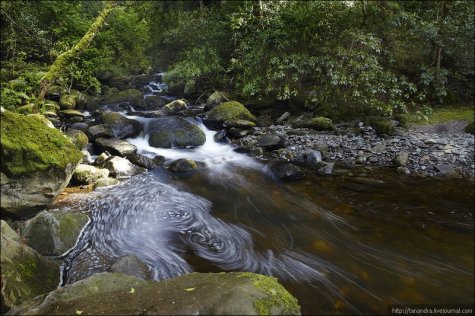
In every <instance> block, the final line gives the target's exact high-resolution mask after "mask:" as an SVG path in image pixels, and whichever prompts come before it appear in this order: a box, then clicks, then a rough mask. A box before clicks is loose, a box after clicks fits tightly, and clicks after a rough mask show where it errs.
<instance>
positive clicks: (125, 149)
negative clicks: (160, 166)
mask: <svg viewBox="0 0 475 316" xmlns="http://www.w3.org/2000/svg"><path fill="white" fill-rule="evenodd" d="M94 145H95V146H96V148H97V149H98V150H99V152H101V153H102V152H104V151H108V152H109V153H110V154H112V155H117V156H121V157H126V156H127V155H130V154H133V153H135V152H136V151H137V147H135V146H134V145H132V144H130V143H129V142H127V141H125V140H120V139H117V138H98V139H96V140H95V141H94Z"/></svg>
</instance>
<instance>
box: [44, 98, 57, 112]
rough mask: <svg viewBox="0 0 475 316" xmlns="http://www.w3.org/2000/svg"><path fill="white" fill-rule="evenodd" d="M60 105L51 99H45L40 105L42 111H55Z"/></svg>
mask: <svg viewBox="0 0 475 316" xmlns="http://www.w3.org/2000/svg"><path fill="white" fill-rule="evenodd" d="M60 108H61V107H60V106H59V104H58V102H56V101H52V100H45V102H44V103H43V105H42V107H41V111H42V112H54V113H56V112H57V111H59V110H60Z"/></svg>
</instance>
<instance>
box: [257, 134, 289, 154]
mask: <svg viewBox="0 0 475 316" xmlns="http://www.w3.org/2000/svg"><path fill="white" fill-rule="evenodd" d="M259 146H261V147H263V148H265V149H269V150H272V149H279V148H282V147H285V138H284V137H283V136H279V135H275V134H264V135H262V136H261V137H260V139H259Z"/></svg>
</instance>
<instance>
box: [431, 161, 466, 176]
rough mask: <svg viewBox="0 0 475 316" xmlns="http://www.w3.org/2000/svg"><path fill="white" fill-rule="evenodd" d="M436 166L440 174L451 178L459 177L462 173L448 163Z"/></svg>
mask: <svg viewBox="0 0 475 316" xmlns="http://www.w3.org/2000/svg"><path fill="white" fill-rule="evenodd" d="M435 168H436V169H437V170H438V171H439V175H442V176H446V177H449V178H458V177H460V175H459V174H458V172H457V171H455V169H454V167H453V166H451V165H447V164H440V165H436V166H435Z"/></svg>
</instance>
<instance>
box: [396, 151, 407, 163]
mask: <svg viewBox="0 0 475 316" xmlns="http://www.w3.org/2000/svg"><path fill="white" fill-rule="evenodd" d="M408 161H409V153H408V152H407V151H404V150H403V151H400V152H399V153H398V154H397V156H396V157H395V158H394V163H395V164H396V166H398V167H405V166H407V162H408Z"/></svg>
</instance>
